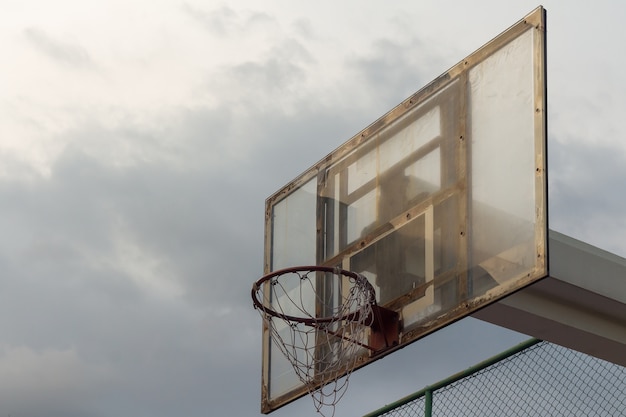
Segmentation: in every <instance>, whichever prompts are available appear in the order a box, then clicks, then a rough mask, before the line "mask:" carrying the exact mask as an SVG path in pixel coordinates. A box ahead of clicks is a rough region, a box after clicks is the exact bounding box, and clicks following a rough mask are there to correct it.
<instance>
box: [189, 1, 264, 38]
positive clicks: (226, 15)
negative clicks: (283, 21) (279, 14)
mask: <svg viewBox="0 0 626 417" xmlns="http://www.w3.org/2000/svg"><path fill="white" fill-rule="evenodd" d="M182 11H183V12H184V13H186V14H187V15H188V16H190V17H191V18H192V19H194V20H195V21H196V22H198V23H199V24H200V25H201V26H202V27H204V28H205V29H206V30H208V31H209V32H210V33H211V34H213V35H216V36H219V37H226V36H233V35H234V36H238V35H240V34H242V33H247V32H250V31H253V30H255V29H257V28H263V27H265V26H268V25H269V26H271V25H274V24H275V23H276V22H275V20H274V19H273V18H272V17H271V16H270V15H268V14H267V13H263V12H257V11H254V12H240V11H235V10H234V9H232V8H230V7H228V6H221V7H219V8H215V9H211V10H205V9H204V8H203V7H201V6H196V5H193V4H190V3H188V2H185V3H183V5H182Z"/></svg>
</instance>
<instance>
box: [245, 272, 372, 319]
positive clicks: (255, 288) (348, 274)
mask: <svg viewBox="0 0 626 417" xmlns="http://www.w3.org/2000/svg"><path fill="white" fill-rule="evenodd" d="M314 271H319V272H332V273H333V276H340V275H343V276H346V277H349V278H353V279H354V280H355V282H357V283H360V284H363V285H365V286H367V287H368V289H369V290H370V294H371V299H370V301H369V302H370V303H371V304H372V305H376V298H375V297H376V296H375V290H374V287H372V284H370V282H369V281H368V280H367V278H366V277H365V276H364V275H361V274H359V273H356V272H353V271H347V270H345V269H341V268H334V267H331V266H317V265H307V266H294V267H291V268H284V269H279V270H277V271H273V272H270V273H269V274H267V275H264V276H263V277H261V278H260V279H259V280H258V281H256V282H255V283H254V284H253V285H252V292H251V293H252V301H253V302H254V306H255V307H256V308H258V309H260V310H261V311H263V312H264V313H265V314H269V315H270V316H273V317H278V318H280V319H283V320H285V321H288V322H295V323H303V324H305V325H308V326H314V325H315V324H317V323H331V322H335V321H338V320H348V321H354V320H358V319H359V313H358V312H355V313H350V314H346V315H344V316H340V317H337V316H329V317H320V318H307V317H297V316H290V315H287V314H281V313H279V312H277V311H275V310H272V309H271V308H269V307H267V306H265V305H263V303H262V302H261V301H259V299H258V297H257V295H258V294H259V290H260V289H261V287H262V285H263V284H264V283H265V282H267V281H269V280H271V279H272V278H274V277H277V276H280V275H284V274H289V273H298V275H299V273H301V272H306V274H304V275H307V274H308V273H309V272H314Z"/></svg>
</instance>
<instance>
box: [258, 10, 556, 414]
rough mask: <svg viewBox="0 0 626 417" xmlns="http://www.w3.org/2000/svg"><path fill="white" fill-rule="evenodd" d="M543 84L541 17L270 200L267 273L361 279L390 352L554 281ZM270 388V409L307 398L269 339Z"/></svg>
mask: <svg viewBox="0 0 626 417" xmlns="http://www.w3.org/2000/svg"><path fill="white" fill-rule="evenodd" d="M545 74H546V70H545V10H544V9H543V8H541V7H540V8H538V9H536V10H534V11H533V12H531V13H530V14H529V15H527V16H526V17H525V18H524V19H522V20H521V21H519V22H518V23H516V24H515V25H513V26H511V27H510V28H509V29H508V30H506V31H505V32H503V33H502V34H500V35H499V36H498V37H496V38H494V39H493V40H492V41H490V42H489V43H487V44H486V45H484V46H483V47H482V48H480V49H479V50H477V51H476V52H474V53H473V54H471V55H470V56H468V57H467V58H465V59H463V60H462V61H460V62H459V63H458V64H457V65H455V66H454V67H452V68H451V69H450V70H449V71H447V72H446V73H444V74H443V75H441V76H440V77H438V78H437V79H436V80H434V81H433V82H431V83H430V84H428V85H427V86H425V87H424V88H422V89H421V90H419V91H418V92H417V93H415V94H414V95H412V96H411V97H410V98H408V99H406V100H405V101H403V102H402V103H401V104H400V105H398V106H397V107H395V108H394V109H392V110H391V111H390V112H389V113H387V114H385V115H384V116H382V117H381V118H380V119H379V120H377V121H376V122H374V123H373V124H372V125H370V126H369V127H367V128H366V129H364V130H363V131H361V132H360V133H358V134H357V135H355V136H354V137H353V138H351V139H350V140H348V141H347V142H346V143H344V144H343V145H342V146H340V147H339V148H337V149H336V150H335V151H333V152H332V153H330V154H329V155H328V156H326V157H325V158H324V159H322V160H321V161H320V162H319V163H317V164H316V165H315V166H313V167H311V168H310V169H308V170H307V171H305V172H304V173H303V174H302V175H300V176H299V177H297V178H296V179H295V180H294V181H292V182H291V183H289V184H287V185H286V186H285V187H283V188H282V189H280V190H279V191H278V192H276V193H275V194H274V195H272V196H271V197H269V198H268V199H267V201H266V213H265V271H264V273H266V274H267V273H270V272H272V271H275V270H278V269H281V268H286V267H292V266H297V265H323V266H332V267H340V268H342V269H345V270H350V271H354V272H358V273H360V274H363V275H365V276H366V277H367V278H368V280H369V281H370V283H371V284H372V285H373V286H374V288H375V289H376V298H377V301H378V303H379V305H381V306H383V307H385V308H389V309H392V310H395V311H397V312H398V313H399V314H400V319H401V333H400V344H399V346H398V347H397V348H395V349H398V348H401V347H403V346H406V345H407V344H409V343H411V342H413V341H415V340H417V339H419V338H421V337H424V336H426V335H427V334H429V333H431V332H433V331H436V330H437V329H439V328H441V327H443V326H446V325H448V324H450V323H452V322H454V321H456V320H459V319H460V318H462V317H465V316H467V315H469V314H471V313H472V312H474V311H476V310H477V309H479V308H481V307H484V306H486V305H488V304H490V303H492V302H495V301H497V300H498V299H500V298H502V297H504V296H506V295H508V294H510V293H512V292H514V291H516V290H518V289H520V288H522V287H524V286H527V285H529V284H531V283H533V282H535V281H536V280H538V279H541V278H543V277H545V276H547V274H548V271H547V255H548V247H547V209H546V207H547V180H546V77H545ZM322 287H323V285H322V284H320V285H318V286H313V287H312V288H311V292H312V294H310V299H311V300H312V302H313V300H314V299H315V298H316V297H315V295H316V294H314V293H317V292H323V291H324V288H322ZM269 302H270V303H271V300H270V301H269ZM395 349H391V350H389V351H386V352H385V353H384V354H381V355H376V354H374V355H372V354H371V353H368V352H365V351H364V352H361V353H359V354H360V355H362V358H361V359H360V360H359V361H358V365H357V367H361V366H364V365H367V364H368V363H370V362H371V361H373V360H376V359H379V358H380V357H381V356H384V355H386V354H388V353H390V352H392V351H393V350H395ZM416 360H419V358H416ZM323 383H324V381H321V382H320V384H323ZM262 384H263V386H262V407H261V408H262V411H263V412H264V413H268V412H271V411H273V410H275V409H277V408H279V407H281V406H283V405H285V404H287V403H289V402H290V401H293V400H294V399H296V398H298V397H300V396H302V395H304V394H306V393H307V392H308V390H307V388H306V387H304V386H303V383H302V382H301V381H300V380H299V379H298V377H297V375H296V374H295V373H294V371H293V368H292V366H291V364H290V363H289V362H288V361H287V359H285V358H284V357H283V356H282V354H281V352H280V350H279V349H277V348H275V346H273V341H272V340H271V336H270V334H269V332H267V329H265V331H264V337H263V381H262Z"/></svg>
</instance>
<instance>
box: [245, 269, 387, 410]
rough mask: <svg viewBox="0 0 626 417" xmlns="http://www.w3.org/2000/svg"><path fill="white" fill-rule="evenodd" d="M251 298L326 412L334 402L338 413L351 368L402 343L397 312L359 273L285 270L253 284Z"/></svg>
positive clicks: (308, 388)
mask: <svg viewBox="0 0 626 417" xmlns="http://www.w3.org/2000/svg"><path fill="white" fill-rule="evenodd" d="M252 300H253V301H254V306H255V308H256V309H257V310H258V311H259V312H260V314H261V316H262V317H263V320H264V321H265V323H266V326H267V328H268V330H269V332H270V333H271V336H272V339H273V340H274V341H275V344H276V346H277V347H278V348H279V349H280V351H281V352H282V353H283V355H284V356H285V357H286V358H287V360H288V361H289V362H290V363H291V364H292V365H293V369H294V371H295V373H296V375H297V377H298V378H299V379H300V381H301V382H302V383H303V384H304V385H305V386H306V388H307V390H308V392H309V394H310V395H311V397H312V398H313V402H314V404H315V408H316V410H317V412H319V413H320V414H322V415H324V414H323V412H322V408H324V407H329V408H331V409H332V414H331V415H333V416H334V412H335V405H336V404H337V402H339V400H340V399H341V398H342V397H343V395H344V394H345V391H346V389H347V386H348V380H349V377H350V373H351V371H352V370H353V369H355V368H357V367H358V363H359V362H362V361H363V357H364V355H368V351H369V355H375V354H378V353H380V352H383V351H384V350H386V349H388V348H390V347H393V346H396V345H397V344H398V335H399V320H398V317H399V316H398V313H396V312H395V311H392V310H388V309H385V308H382V307H379V306H378V305H377V304H376V292H375V290H374V287H372V285H371V284H370V283H369V281H368V280H367V278H366V277H365V276H363V275H361V274H357V273H356V272H351V271H346V270H343V269H340V268H332V267H324V266H301V267H294V268H286V269H281V270H278V271H274V272H271V273H269V274H267V275H265V276H264V277H262V278H261V279H259V280H258V281H257V282H255V283H254V285H253V286H252ZM344 377H345V378H344Z"/></svg>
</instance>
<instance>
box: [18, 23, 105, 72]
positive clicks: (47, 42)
mask: <svg viewBox="0 0 626 417" xmlns="http://www.w3.org/2000/svg"><path fill="white" fill-rule="evenodd" d="M23 33H24V36H25V37H26V39H27V40H28V41H29V42H30V43H31V44H32V45H33V46H35V47H36V48H37V49H38V50H39V51H40V52H42V53H43V54H45V55H47V56H48V57H49V58H51V59H53V60H54V61H56V62H58V63H61V64H63V65H66V66H68V67H72V68H80V69H90V68H93V67H94V62H93V61H92V59H91V57H90V56H89V54H88V52H87V51H86V50H85V49H84V48H83V47H82V46H80V45H79V44H76V43H73V42H67V41H62V40H60V39H57V38H55V37H54V36H52V35H50V34H48V33H46V32H45V31H44V30H42V29H40V28H37V27H30V28H27V29H25V30H24V32H23Z"/></svg>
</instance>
